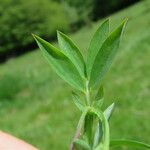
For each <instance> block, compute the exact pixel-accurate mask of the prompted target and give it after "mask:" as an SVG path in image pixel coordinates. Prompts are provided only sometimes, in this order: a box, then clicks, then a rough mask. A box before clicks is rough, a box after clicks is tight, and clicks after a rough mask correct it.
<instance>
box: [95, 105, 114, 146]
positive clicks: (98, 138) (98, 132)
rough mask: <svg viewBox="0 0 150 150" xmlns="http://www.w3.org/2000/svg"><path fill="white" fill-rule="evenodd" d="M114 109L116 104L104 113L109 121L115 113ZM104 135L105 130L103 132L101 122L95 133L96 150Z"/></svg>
mask: <svg viewBox="0 0 150 150" xmlns="http://www.w3.org/2000/svg"><path fill="white" fill-rule="evenodd" d="M113 109H114V103H113V104H111V105H110V106H109V107H107V108H106V109H105V111H104V115H105V117H106V119H107V120H109V119H110V117H111V114H112V112H113ZM102 135H103V130H102V123H101V121H99V122H98V124H97V127H96V131H95V135H94V144H93V146H94V148H95V147H96V146H97V145H98V144H99V142H100V141H101V139H102Z"/></svg>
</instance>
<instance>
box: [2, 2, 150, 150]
mask: <svg viewBox="0 0 150 150" xmlns="http://www.w3.org/2000/svg"><path fill="white" fill-rule="evenodd" d="M149 6H150V1H148V0H147V1H142V2H140V3H137V4H136V5H134V6H131V7H129V8H127V9H125V10H122V11H120V12H118V13H116V14H113V15H111V16H110V19H111V25H112V28H114V26H115V25H116V24H118V23H119V22H120V21H121V20H122V19H123V18H124V17H128V18H129V22H128V24H127V27H126V31H125V35H124V37H123V40H122V42H121V46H120V51H119V53H118V56H117V58H116V60H115V62H114V63H113V65H112V68H111V70H110V71H109V73H108V74H107V76H106V78H105V79H104V80H103V83H104V85H105V106H107V105H109V104H111V103H112V102H115V103H116V109H115V111H114V114H113V116H112V118H111V123H110V127H111V138H130V139H136V140H142V141H145V142H149V143H150V138H149V135H150V117H149V115H150V100H149V98H150V81H149V78H150V50H149V47H150V29H149V27H150V20H149V18H150V7H149ZM101 22H102V20H100V21H98V22H96V23H94V24H93V26H92V28H90V27H84V28H82V29H81V30H80V31H78V32H77V33H75V34H73V35H71V37H72V38H73V39H74V41H75V42H76V43H78V45H79V47H80V48H81V49H82V50H83V54H84V56H85V55H86V51H85V50H86V48H87V47H88V43H89V41H90V38H91V36H92V35H93V33H94V31H95V30H96V28H97V27H98V26H99V24H100V23H101ZM45 31H46V30H45ZM71 90H72V89H71V88H70V86H68V85H67V84H66V83H65V82H63V81H62V80H61V79H60V78H59V77H58V76H57V75H56V74H55V73H54V72H53V71H52V70H51V67H50V66H49V65H48V63H47V62H46V61H45V59H44V58H43V56H42V55H41V52H40V51H34V52H30V53H28V54H26V55H24V56H21V57H19V58H15V59H11V60H9V61H8V62H6V63H5V64H2V65H0V129H1V130H4V131H6V132H8V133H11V134H13V135H15V136H17V137H19V138H22V139H24V140H25V141H27V142H29V143H31V144H33V145H35V146H37V147H38V148H39V149H41V150H50V149H51V150H60V149H61V150H66V149H67V148H68V144H69V143H70V141H71V138H72V135H73V133H74V131H75V126H76V124H77V121H78V118H79V115H80V113H79V112H78V110H77V109H76V107H75V106H74V104H73V102H72V99H71V95H70V91H71Z"/></svg>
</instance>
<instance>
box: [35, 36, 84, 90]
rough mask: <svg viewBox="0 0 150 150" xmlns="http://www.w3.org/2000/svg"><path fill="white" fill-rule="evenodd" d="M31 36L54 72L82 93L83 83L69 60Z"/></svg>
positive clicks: (48, 44) (49, 45) (51, 46)
mask: <svg viewBox="0 0 150 150" xmlns="http://www.w3.org/2000/svg"><path fill="white" fill-rule="evenodd" d="M33 36H34V38H35V40H36V42H37V44H38V46H39V48H40V49H41V51H42V52H43V54H44V56H45V57H46V59H47V60H48V62H49V63H50V64H51V66H52V68H53V69H54V70H55V72H56V73H57V74H58V75H59V76H60V77H61V78H62V79H64V80H65V81H66V82H68V83H69V84H70V85H72V86H73V87H74V88H76V89H78V90H80V91H84V81H83V79H82V77H81V76H80V74H79V72H78V70H77V69H76V67H75V66H74V64H73V63H72V62H71V60H70V59H69V58H68V57H67V56H66V55H65V54H63V53H62V52H61V51H59V50H58V49H57V48H55V47H54V46H53V45H51V44H50V43H48V42H47V41H45V40H43V39H42V38H40V37H38V36H36V35H33Z"/></svg>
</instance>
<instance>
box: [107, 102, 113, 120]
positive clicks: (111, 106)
mask: <svg viewBox="0 0 150 150" xmlns="http://www.w3.org/2000/svg"><path fill="white" fill-rule="evenodd" d="M114 106H115V104H114V103H112V104H111V105H110V106H109V107H107V109H105V111H104V115H105V117H106V119H107V120H109V118H110V117H111V114H112V112H113V110H114Z"/></svg>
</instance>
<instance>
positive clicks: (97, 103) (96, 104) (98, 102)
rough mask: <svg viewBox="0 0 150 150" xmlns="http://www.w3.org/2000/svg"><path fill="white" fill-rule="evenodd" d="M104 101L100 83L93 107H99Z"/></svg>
mask: <svg viewBox="0 0 150 150" xmlns="http://www.w3.org/2000/svg"><path fill="white" fill-rule="evenodd" d="M103 102H104V88H103V86H102V85H101V86H100V87H99V89H98V92H97V94H96V96H95V99H94V101H93V107H95V108H97V109H100V108H101V106H102V105H103Z"/></svg>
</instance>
